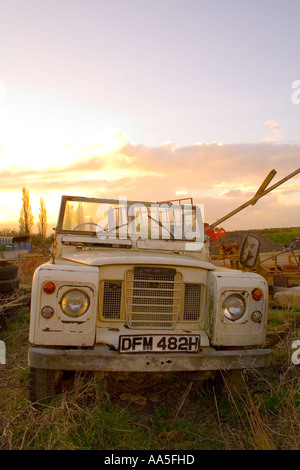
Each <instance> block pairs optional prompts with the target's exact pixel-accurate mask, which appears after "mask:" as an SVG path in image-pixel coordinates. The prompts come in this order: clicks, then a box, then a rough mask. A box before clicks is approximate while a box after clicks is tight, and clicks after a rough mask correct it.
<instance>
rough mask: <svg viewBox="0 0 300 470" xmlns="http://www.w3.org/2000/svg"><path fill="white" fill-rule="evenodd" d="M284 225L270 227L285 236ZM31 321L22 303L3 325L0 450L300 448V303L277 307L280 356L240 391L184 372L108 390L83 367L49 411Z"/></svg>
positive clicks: (131, 379)
mask: <svg viewBox="0 0 300 470" xmlns="http://www.w3.org/2000/svg"><path fill="white" fill-rule="evenodd" d="M297 230H298V229H291V230H290V229H289V230H288V231H289V232H290V233H289V234H288V237H289V238H288V242H289V241H290V239H292V238H295V237H296V236H299V233H300V229H299V230H298V232H297ZM267 232H268V233H267ZM280 232H281V230H279V229H270V230H268V231H264V234H265V235H266V236H272V237H275V239H276V241H278V240H279V237H280V236H281V233H280ZM286 236H287V235H285V238H284V240H285V241H284V243H286V242H287V241H286V240H287V238H286ZM21 271H22V270H21ZM21 271H20V272H21ZM25 271H26V269H25ZM31 275H32V273H31V274H30V273H29V272H24V273H23V272H21V276H22V282H23V283H24V284H30V282H31ZM28 328H29V310H28V308H23V309H21V310H19V311H17V312H16V313H15V314H14V316H13V317H11V319H10V321H9V322H8V327H7V329H5V330H4V331H2V332H0V340H2V341H4V342H5V345H6V364H5V365H1V364H0V450H19V449H24V450H29V449H31V450H57V449H62V450H63V449H70V450H75V449H80V450H93V449H98V450H111V451H118V450H148V451H151V450H161V451H163V450H174V451H175V450H188V451H193V450H216V449H218V450H219V449H220V450H257V449H263V450H269V449H270V450H271V449H275V450H299V448H300V364H299V365H295V364H293V363H292V360H291V358H292V354H293V352H294V350H292V343H293V341H295V340H300V311H297V310H283V309H272V308H270V309H269V316H268V343H269V345H270V347H271V348H272V363H271V366H270V367H268V368H267V369H262V370H257V371H249V372H247V373H246V374H245V375H244V381H245V390H244V393H243V394H242V395H240V396H233V394H232V393H231V391H230V390H229V389H228V390H226V389H225V390H224V388H223V389H222V390H220V389H219V388H218V387H217V386H216V384H215V383H212V382H211V381H207V382H197V381H195V380H194V378H193V377H188V376H184V375H183V374H169V375H167V376H161V375H159V374H157V375H155V374H152V375H150V376H149V375H145V374H138V375H131V376H126V377H124V378H125V380H119V381H113V380H112V383H111V388H110V389H108V391H106V392H103V391H102V389H101V388H100V387H99V384H98V383H97V382H95V381H94V380H93V378H92V377H91V376H88V375H79V376H78V377H77V379H76V382H75V386H74V388H73V389H72V390H71V391H69V392H65V393H63V394H62V395H61V396H58V397H55V398H54V399H53V400H52V402H51V403H49V404H48V405H44V406H43V407H41V408H40V409H36V408H35V407H34V406H33V405H32V403H31V402H30V401H29V400H28V375H29V369H28V365H27V349H28Z"/></svg>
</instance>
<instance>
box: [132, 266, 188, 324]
mask: <svg viewBox="0 0 300 470" xmlns="http://www.w3.org/2000/svg"><path fill="white" fill-rule="evenodd" d="M125 284H126V315H127V322H128V326H129V327H130V328H144V327H146V328H174V327H175V326H176V323H177V321H178V316H179V310H180V301H181V291H182V277H181V274H180V273H176V271H175V270H174V273H173V274H171V275H170V274H168V275H159V274H151V273H150V274H148V273H145V274H143V273H142V272H134V271H133V270H129V271H127V273H126V281H125Z"/></svg>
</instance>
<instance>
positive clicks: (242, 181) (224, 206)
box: [0, 121, 300, 228]
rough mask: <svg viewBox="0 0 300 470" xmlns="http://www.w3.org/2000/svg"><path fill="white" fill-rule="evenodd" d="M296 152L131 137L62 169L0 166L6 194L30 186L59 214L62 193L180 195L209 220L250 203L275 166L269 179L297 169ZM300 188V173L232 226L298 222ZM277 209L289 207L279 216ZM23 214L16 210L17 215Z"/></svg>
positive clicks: (294, 148)
mask: <svg viewBox="0 0 300 470" xmlns="http://www.w3.org/2000/svg"><path fill="white" fill-rule="evenodd" d="M277 125H278V123H276V122H275V121H274V122H273V121H272V122H270V123H269V124H268V126H269V128H270V129H277ZM299 157H300V145H297V144H294V145H289V144H278V143H277V144H274V143H271V142H262V143H254V144H251V143H244V144H243V143H242V144H224V145H218V144H216V143H209V144H207V143H201V144H195V145H190V146H185V147H177V146H176V145H175V144H174V143H168V144H162V145H161V146H157V147H149V146H146V145H142V144H132V143H130V142H128V141H127V142H125V143H124V144H123V145H121V146H119V147H118V148H117V149H116V150H114V151H111V152H105V153H103V152H101V150H100V149H99V147H97V145H95V146H93V148H92V150H91V149H89V152H88V153H86V147H83V148H82V153H81V155H80V154H79V156H78V157H77V158H76V159H75V160H74V161H73V162H72V163H66V164H65V165H63V164H61V165H60V167H59V168H58V167H56V166H54V165H52V166H47V167H44V168H42V169H41V170H36V169H35V168H28V167H24V168H22V167H21V166H20V165H16V164H15V165H12V166H10V167H6V168H3V170H2V171H1V174H0V187H1V191H2V193H3V192H4V191H6V194H8V193H11V194H12V192H18V193H20V194H21V190H22V187H23V186H26V187H27V188H28V189H29V190H30V194H31V197H32V198H36V199H37V200H39V197H40V196H41V197H43V198H44V200H45V202H46V207H47V204H50V202H51V205H52V207H53V213H54V212H55V217H56V212H57V211H58V209H59V203H60V197H61V195H62V194H67V195H68V194H69V195H82V196H86V197H103V198H113V199H118V198H119V196H122V195H125V196H127V197H128V199H129V200H130V199H131V200H148V201H154V202H155V201H164V200H169V199H178V197H179V195H180V194H184V197H193V200H194V202H196V203H203V204H204V205H205V214H206V218H207V221H208V222H210V223H211V222H214V221H215V220H216V219H218V218H220V217H222V216H223V215H224V214H225V213H227V212H230V211H231V210H233V209H235V208H236V207H237V206H238V205H240V204H243V203H244V202H246V201H247V200H249V199H250V198H251V197H252V196H253V195H254V194H255V193H256V191H257V189H258V187H259V186H260V184H261V183H262V181H263V180H264V178H265V177H266V176H267V174H268V173H269V172H270V170H271V169H273V168H274V169H276V170H277V175H276V176H275V178H274V180H272V183H271V184H273V183H275V182H276V181H278V180H279V179H281V178H283V177H285V176H287V175H288V174H289V173H291V172H292V171H294V170H295V169H297V167H298V166H299V161H300V158H299ZM66 161H68V159H67V160H66ZM299 191H300V175H299V176H298V177H297V178H294V179H292V180H291V181H289V182H287V183H285V184H284V185H282V186H280V187H279V188H278V189H276V190H275V191H274V193H273V192H272V193H271V194H270V195H268V196H266V197H264V198H262V199H261V200H260V201H259V202H258V203H257V204H256V205H255V206H254V207H253V208H252V206H251V207H250V208H249V209H246V210H245V211H243V213H241V214H240V215H237V216H235V218H234V219H232V222H231V221H230V222H229V223H228V226H230V227H234V226H237V227H240V228H249V227H251V226H252V227H254V228H255V227H257V228H259V226H262V227H264V226H265V225H264V224H268V226H282V225H281V224H282V223H283V221H285V223H287V224H288V225H289V226H300V218H299V213H300V206H299ZM2 201H3V202H1V205H3V211H2V212H3V213H4V212H6V213H7V202H6V201H7V197H5V198H4V197H3V194H2ZM47 201H49V202H47ZM285 201H286V204H284V202H285ZM4 209H5V210H4ZM0 210H1V207H0ZM279 210H283V211H284V214H282V217H281V218H280V217H279V215H278V211H279ZM254 214H255V217H254ZM297 214H298V219H297V217H295V216H297ZM18 216H19V208H17V210H16V215H15V216H14V217H15V218H16V220H17V219H18ZM53 217H54V216H53ZM55 217H54V218H55ZM289 217H290V218H289ZM266 226H267V225H266Z"/></svg>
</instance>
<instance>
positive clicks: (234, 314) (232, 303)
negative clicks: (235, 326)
mask: <svg viewBox="0 0 300 470" xmlns="http://www.w3.org/2000/svg"><path fill="white" fill-rule="evenodd" d="M222 310H223V313H224V315H225V317H226V318H228V319H229V320H231V321H236V320H238V319H239V318H241V317H242V316H243V315H244V312H245V301H244V299H243V297H242V296H241V295H235V294H233V295H229V296H228V297H227V298H226V299H225V300H224V302H223V305H222Z"/></svg>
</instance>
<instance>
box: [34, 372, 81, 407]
mask: <svg viewBox="0 0 300 470" xmlns="http://www.w3.org/2000/svg"><path fill="white" fill-rule="evenodd" d="M74 377H75V372H74V371H62V370H51V369H35V368H33V367H31V368H30V369H29V400H30V401H31V402H32V403H49V402H50V401H51V399H52V398H53V397H54V396H55V395H58V394H60V393H62V392H63V391H64V390H66V389H69V388H71V387H72V386H73V384H74Z"/></svg>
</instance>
